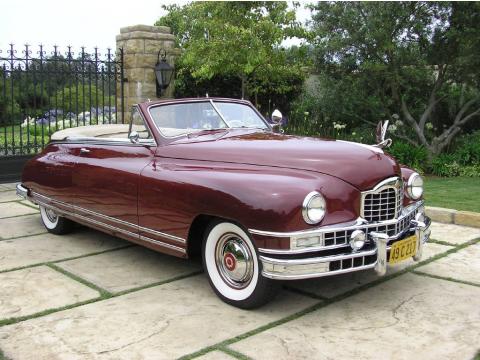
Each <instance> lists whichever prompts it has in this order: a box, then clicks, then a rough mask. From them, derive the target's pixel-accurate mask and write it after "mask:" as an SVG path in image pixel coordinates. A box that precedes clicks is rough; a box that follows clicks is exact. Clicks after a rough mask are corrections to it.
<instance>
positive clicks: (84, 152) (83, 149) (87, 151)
mask: <svg viewBox="0 0 480 360" xmlns="http://www.w3.org/2000/svg"><path fill="white" fill-rule="evenodd" d="M89 152H90V150H88V149H85V148H81V149H80V155H83V154H88V153H89Z"/></svg>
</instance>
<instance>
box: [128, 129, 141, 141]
mask: <svg viewBox="0 0 480 360" xmlns="http://www.w3.org/2000/svg"><path fill="white" fill-rule="evenodd" d="M128 138H129V139H130V142H131V143H132V144H138V142H139V139H140V135H138V132H136V131H132V132H130V134H129V135H128Z"/></svg>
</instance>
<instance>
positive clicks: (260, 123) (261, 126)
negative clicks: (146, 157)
mask: <svg viewBox="0 0 480 360" xmlns="http://www.w3.org/2000/svg"><path fill="white" fill-rule="evenodd" d="M202 103H203V104H210V106H211V107H212V109H211V110H213V111H214V112H215V115H216V116H217V117H218V119H219V120H221V123H222V125H224V126H221V127H209V128H208V127H207V128H206V127H198V128H188V127H186V128H172V129H175V130H178V131H182V130H184V131H183V132H181V133H178V134H174V135H169V134H167V133H165V129H167V128H166V127H161V126H159V124H158V123H157V121H156V120H155V116H154V114H152V110H153V109H156V108H161V107H166V106H182V105H191V104H202ZM218 104H231V105H237V106H243V107H246V108H248V110H249V111H251V112H252V113H253V114H254V115H255V117H256V119H255V121H256V122H257V124H255V125H252V126H247V125H248V124H243V125H242V126H233V124H232V122H235V121H238V122H240V120H233V121H232V119H227V118H226V116H225V114H224V113H223V112H222V111H221V109H219V107H218V106H217V105H218ZM147 111H148V114H149V116H150V119H151V121H152V123H153V125H154V126H155V128H156V129H157V130H158V132H159V134H160V135H161V136H162V137H163V138H166V139H175V138H179V137H185V136H189V135H191V134H196V133H201V132H204V133H208V132H218V131H221V130H226V131H227V130H230V129H247V130H248V129H252V130H254V129H258V130H263V131H270V130H271V127H270V125H269V123H268V122H267V121H266V120H265V119H264V117H263V116H262V115H261V114H260V113H259V112H258V110H257V109H255V108H254V107H253V106H252V105H251V104H249V103H246V102H240V101H238V102H237V101H228V100H223V99H214V98H212V99H201V100H197V101H196V100H192V101H185V102H175V101H172V102H168V103H163V104H162V103H161V104H152V105H151V106H149V107H148V108H147ZM162 129H163V131H162Z"/></svg>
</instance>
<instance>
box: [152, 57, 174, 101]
mask: <svg viewBox="0 0 480 360" xmlns="http://www.w3.org/2000/svg"><path fill="white" fill-rule="evenodd" d="M160 53H161V56H162V59H161V60H160ZM174 71H175V68H174V67H173V66H171V65H170V64H169V63H167V52H166V51H165V50H164V49H161V50H159V51H158V55H157V64H156V65H155V76H156V78H157V96H158V97H160V96H162V93H163V91H164V90H165V89H166V88H167V87H168V85H170V81H172V77H173V72H174Z"/></svg>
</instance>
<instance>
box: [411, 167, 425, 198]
mask: <svg viewBox="0 0 480 360" xmlns="http://www.w3.org/2000/svg"><path fill="white" fill-rule="evenodd" d="M423 190H424V189H423V179H422V177H421V176H420V174H419V173H416V172H414V173H413V174H412V175H410V177H409V178H408V181H407V195H408V197H409V198H410V199H412V200H418V199H420V198H421V197H422V195H423Z"/></svg>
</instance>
